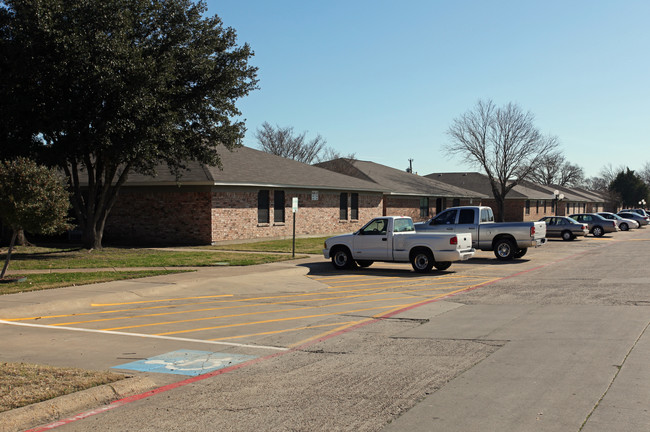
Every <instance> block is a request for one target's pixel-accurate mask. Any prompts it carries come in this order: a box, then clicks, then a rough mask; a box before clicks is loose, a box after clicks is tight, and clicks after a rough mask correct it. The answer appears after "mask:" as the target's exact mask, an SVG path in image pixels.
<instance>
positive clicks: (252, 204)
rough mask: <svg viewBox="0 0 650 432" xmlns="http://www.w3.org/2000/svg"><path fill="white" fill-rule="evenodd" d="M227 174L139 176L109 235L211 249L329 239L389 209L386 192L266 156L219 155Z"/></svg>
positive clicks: (162, 171)
mask: <svg viewBox="0 0 650 432" xmlns="http://www.w3.org/2000/svg"><path fill="white" fill-rule="evenodd" d="M220 156H221V160H222V166H223V169H221V170H220V169H219V168H218V167H209V166H205V165H202V164H198V163H192V164H189V165H188V171H186V172H184V173H183V175H182V177H181V178H180V179H179V180H178V181H176V178H175V176H174V175H173V174H172V173H170V172H169V170H168V169H167V168H166V167H160V168H159V170H158V175H157V176H156V177H149V176H143V175H138V174H133V175H131V176H130V177H129V179H128V181H127V182H126V184H125V185H124V186H123V187H122V188H121V189H120V192H119V196H118V200H117V202H116V204H115V206H114V207H113V210H112V211H111V213H110V214H109V217H108V220H107V223H106V229H105V238H106V239H107V240H128V241H138V242H143V243H164V244H211V243H220V242H228V241H241V240H247V239H264V238H269V239H270V238H287V237H291V236H292V231H293V213H292V201H293V198H294V197H296V198H298V212H297V213H296V235H297V236H324V235H330V234H336V233H343V232H350V231H354V230H356V229H358V228H359V227H360V223H363V222H365V221H367V220H369V219H371V218H373V217H376V216H381V215H382V211H383V189H382V188H381V187H380V186H379V185H377V184H376V183H373V182H370V181H366V180H362V179H357V178H353V177H349V176H346V175H343V174H339V173H335V172H332V171H329V170H326V169H323V168H318V167H314V166H311V165H307V164H304V163H300V162H296V161H293V160H290V159H286V158H282V157H278V156H274V155H271V154H268V153H265V152H262V151H258V150H254V149H251V148H247V147H241V148H239V149H236V150H234V151H233V152H229V151H227V150H224V151H223V152H222V153H221V155H220Z"/></svg>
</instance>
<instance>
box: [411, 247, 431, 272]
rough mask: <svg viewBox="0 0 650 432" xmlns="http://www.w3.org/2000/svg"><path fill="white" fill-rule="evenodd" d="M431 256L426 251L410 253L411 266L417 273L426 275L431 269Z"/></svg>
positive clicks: (419, 250)
mask: <svg viewBox="0 0 650 432" xmlns="http://www.w3.org/2000/svg"><path fill="white" fill-rule="evenodd" d="M433 263H434V261H433V254H432V253H431V251H430V250H427V249H418V250H416V251H415V252H412V253H411V265H412V266H413V270H415V271H416V272H418V273H428V272H430V271H431V268H433Z"/></svg>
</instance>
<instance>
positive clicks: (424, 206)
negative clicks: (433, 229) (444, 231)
mask: <svg viewBox="0 0 650 432" xmlns="http://www.w3.org/2000/svg"><path fill="white" fill-rule="evenodd" d="M420 217H421V218H426V217H429V198H427V197H424V198H420Z"/></svg>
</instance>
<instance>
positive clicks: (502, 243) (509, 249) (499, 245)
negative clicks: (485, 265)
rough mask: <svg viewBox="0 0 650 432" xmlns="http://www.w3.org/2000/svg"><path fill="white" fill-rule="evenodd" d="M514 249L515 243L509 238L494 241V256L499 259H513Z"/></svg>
mask: <svg viewBox="0 0 650 432" xmlns="http://www.w3.org/2000/svg"><path fill="white" fill-rule="evenodd" d="M516 250H517V248H516V246H515V244H514V243H513V241H512V240H510V239H500V240H497V241H496V242H495V243H494V256H496V257H497V259H498V260H501V261H510V260H511V259H514V257H515V251H516Z"/></svg>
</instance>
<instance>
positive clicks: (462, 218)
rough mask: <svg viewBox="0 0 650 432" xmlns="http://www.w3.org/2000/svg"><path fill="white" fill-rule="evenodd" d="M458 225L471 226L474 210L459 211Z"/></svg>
mask: <svg viewBox="0 0 650 432" xmlns="http://www.w3.org/2000/svg"><path fill="white" fill-rule="evenodd" d="M458 223H459V224H473V223H474V209H460V214H459V215H458Z"/></svg>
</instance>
